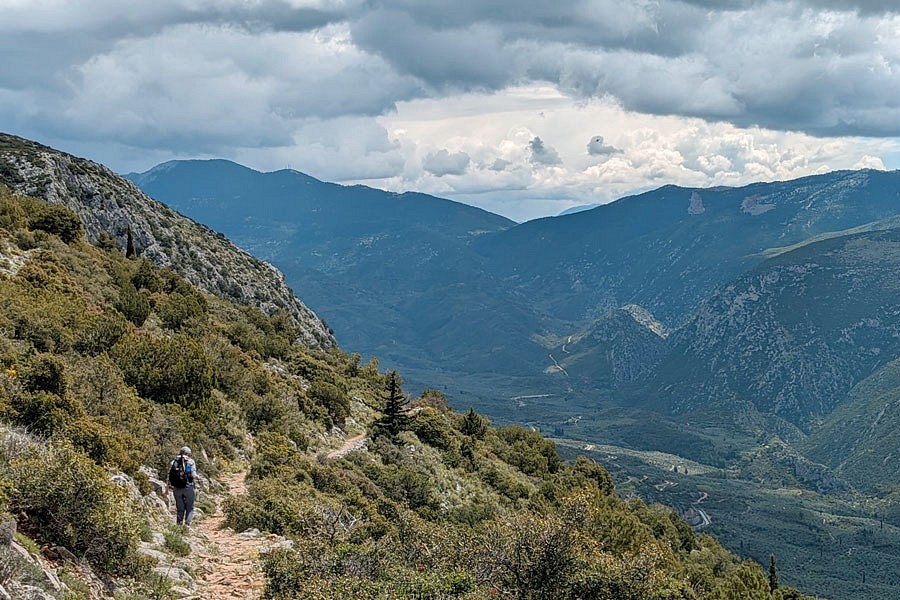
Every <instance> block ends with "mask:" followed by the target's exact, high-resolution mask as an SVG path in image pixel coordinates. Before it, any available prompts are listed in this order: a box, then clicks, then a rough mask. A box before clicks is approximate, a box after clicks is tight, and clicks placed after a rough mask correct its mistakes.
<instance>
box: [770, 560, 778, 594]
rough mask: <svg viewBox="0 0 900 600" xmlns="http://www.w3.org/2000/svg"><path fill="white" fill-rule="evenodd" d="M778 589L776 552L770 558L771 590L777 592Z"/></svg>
mask: <svg viewBox="0 0 900 600" xmlns="http://www.w3.org/2000/svg"><path fill="white" fill-rule="evenodd" d="M777 589H778V565H777V564H775V554H772V556H771V558H770V559H769V591H770V592H771V593H773V594H774V593H775V590H777Z"/></svg>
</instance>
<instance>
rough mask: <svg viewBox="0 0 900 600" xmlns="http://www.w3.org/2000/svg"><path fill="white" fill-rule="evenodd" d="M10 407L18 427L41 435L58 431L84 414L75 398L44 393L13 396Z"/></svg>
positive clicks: (24, 393) (82, 408) (23, 393)
mask: <svg viewBox="0 0 900 600" xmlns="http://www.w3.org/2000/svg"><path fill="white" fill-rule="evenodd" d="M10 406H11V408H12V411H13V415H12V416H13V419H14V421H15V422H16V423H17V424H18V425H23V426H25V427H28V428H29V429H31V430H33V431H35V432H37V433H40V434H43V435H50V434H52V433H54V432H57V431H60V430H61V429H63V427H65V425H66V423H69V422H71V421H72V420H73V419H77V418H78V417H80V416H82V415H83V414H84V407H83V406H82V405H81V403H80V402H78V400H76V399H75V398H73V397H71V396H69V395H68V394H66V395H64V396H57V395H56V394H51V393H49V392H44V391H38V392H22V393H19V394H15V395H14V396H13V397H12V398H11V399H10Z"/></svg>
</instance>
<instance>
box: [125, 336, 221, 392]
mask: <svg viewBox="0 0 900 600" xmlns="http://www.w3.org/2000/svg"><path fill="white" fill-rule="evenodd" d="M111 356H112V358H113V360H114V361H115V362H116V365H117V366H118V367H119V369H120V370H121V371H122V375H123V376H124V378H125V381H127V382H128V383H129V384H130V385H133V386H134V387H135V389H137V391H138V393H139V394H140V395H141V396H142V397H144V398H147V399H149V400H153V401H154V402H159V403H161V404H167V403H176V404H180V405H182V406H184V407H187V408H197V409H200V408H206V407H209V405H210V404H211V402H212V400H211V397H210V394H211V392H212V387H213V371H212V365H211V363H210V360H209V357H208V356H207V355H206V353H205V351H204V349H203V346H201V345H200V344H199V343H198V342H197V341H196V340H194V339H192V338H190V337H187V336H184V335H176V336H172V337H157V336H151V335H144V334H130V335H127V336H125V337H124V338H122V339H121V340H119V342H118V343H117V344H116V345H115V346H114V347H113V348H112V351H111Z"/></svg>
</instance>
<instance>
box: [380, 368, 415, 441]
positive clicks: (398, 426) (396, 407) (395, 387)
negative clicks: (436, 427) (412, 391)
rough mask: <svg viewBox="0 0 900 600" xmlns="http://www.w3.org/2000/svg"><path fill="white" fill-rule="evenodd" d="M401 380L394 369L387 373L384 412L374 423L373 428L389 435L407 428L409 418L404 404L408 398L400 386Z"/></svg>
mask: <svg viewBox="0 0 900 600" xmlns="http://www.w3.org/2000/svg"><path fill="white" fill-rule="evenodd" d="M401 384H402V380H401V379H400V376H399V375H398V374H397V372H396V371H390V372H388V374H387V385H386V386H385V398H384V401H385V404H384V412H383V414H382V415H381V418H380V419H378V421H376V423H375V430H376V432H378V433H384V434H387V435H389V436H391V437H396V436H397V434H399V433H400V432H401V431H406V430H407V429H409V425H410V418H409V412H408V411H407V408H406V406H407V405H408V404H409V399H408V398H407V397H406V395H405V394H404V393H403V390H402V389H401V388H400V385H401Z"/></svg>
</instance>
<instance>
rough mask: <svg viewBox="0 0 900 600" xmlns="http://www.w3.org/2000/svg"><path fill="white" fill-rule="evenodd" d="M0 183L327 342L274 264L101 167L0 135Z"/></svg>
mask: <svg viewBox="0 0 900 600" xmlns="http://www.w3.org/2000/svg"><path fill="white" fill-rule="evenodd" d="M0 182H4V183H6V184H7V185H9V186H10V188H11V189H13V190H15V191H17V192H19V193H22V194H26V195H30V196H34V197H38V198H42V199H45V200H47V201H48V202H51V203H54V204H60V205H62V206H65V207H66V208H68V209H70V210H72V211H74V212H75V213H76V214H78V215H79V216H80V218H81V219H82V222H83V224H84V227H85V231H86V234H87V236H88V239H89V240H91V241H94V242H96V241H97V240H99V238H100V237H101V235H106V236H109V237H110V238H111V239H113V240H115V242H116V244H117V245H118V246H119V247H120V248H123V249H124V248H125V246H126V245H127V238H128V236H129V232H130V235H131V237H132V239H133V243H134V245H135V248H136V250H137V251H138V252H139V253H140V254H141V255H142V256H145V257H147V258H149V259H150V260H152V261H153V262H154V263H155V264H157V265H159V266H165V267H170V268H172V269H174V270H176V271H178V272H180V273H181V274H182V275H184V276H185V277H186V278H187V279H188V280H190V281H191V282H193V283H195V284H196V285H197V286H198V287H200V288H201V289H203V290H205V291H208V292H210V293H214V294H218V295H223V296H227V297H231V298H234V299H237V300H238V301H240V302H242V303H244V304H250V305H253V306H257V307H259V308H261V309H262V310H263V311H265V312H267V313H269V314H271V313H273V312H274V311H276V310H279V309H282V310H285V311H287V312H288V313H289V314H290V315H291V317H292V318H293V319H296V320H297V322H299V323H301V324H302V325H303V327H302V338H303V342H304V343H306V344H308V345H311V346H317V347H319V346H320V347H329V346H332V345H334V344H335V341H334V337H333V335H332V334H331V333H330V332H329V331H328V327H327V325H325V324H324V323H323V322H322V321H321V320H320V319H319V318H318V317H317V316H316V315H315V314H314V313H313V312H312V311H311V310H310V309H309V308H307V306H306V305H305V304H304V303H303V302H302V301H301V300H299V299H298V298H297V297H296V296H295V295H294V294H293V292H292V291H291V290H290V288H288V286H287V284H286V282H285V280H284V276H283V274H282V273H281V271H279V270H278V269H277V268H276V267H274V266H273V265H271V264H269V263H266V262H263V261H262V260H259V259H258V258H256V257H253V256H251V255H250V254H249V253H247V252H245V251H242V250H240V249H238V248H237V247H235V246H234V245H233V244H231V242H229V241H228V240H227V239H225V238H224V236H222V235H221V234H218V233H216V232H214V231H212V230H211V229H210V228H209V227H207V226H205V225H201V224H199V223H197V222H195V221H194V220H192V219H190V218H188V217H185V216H183V215H180V214H178V213H176V212H175V211H173V210H172V209H170V208H168V207H166V206H164V205H162V204H158V203H156V201H154V200H151V199H150V198H148V197H147V196H146V195H144V194H143V192H141V191H140V190H139V189H138V188H137V186H135V185H134V184H132V183H131V182H130V181H127V180H125V179H123V178H121V177H119V176H118V175H115V174H114V173H113V172H112V171H110V170H109V169H107V168H106V167H104V166H102V165H99V164H97V163H94V162H92V161H88V160H85V159H80V158H77V157H74V156H72V155H69V154H67V153H64V152H60V151H56V150H53V149H52V148H48V147H46V146H43V145H40V144H37V143H35V142H31V141H29V140H25V139H23V138H19V137H16V136H11V135H8V134H0ZM193 240H202V243H192V241H193ZM226 263H228V264H226Z"/></svg>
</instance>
